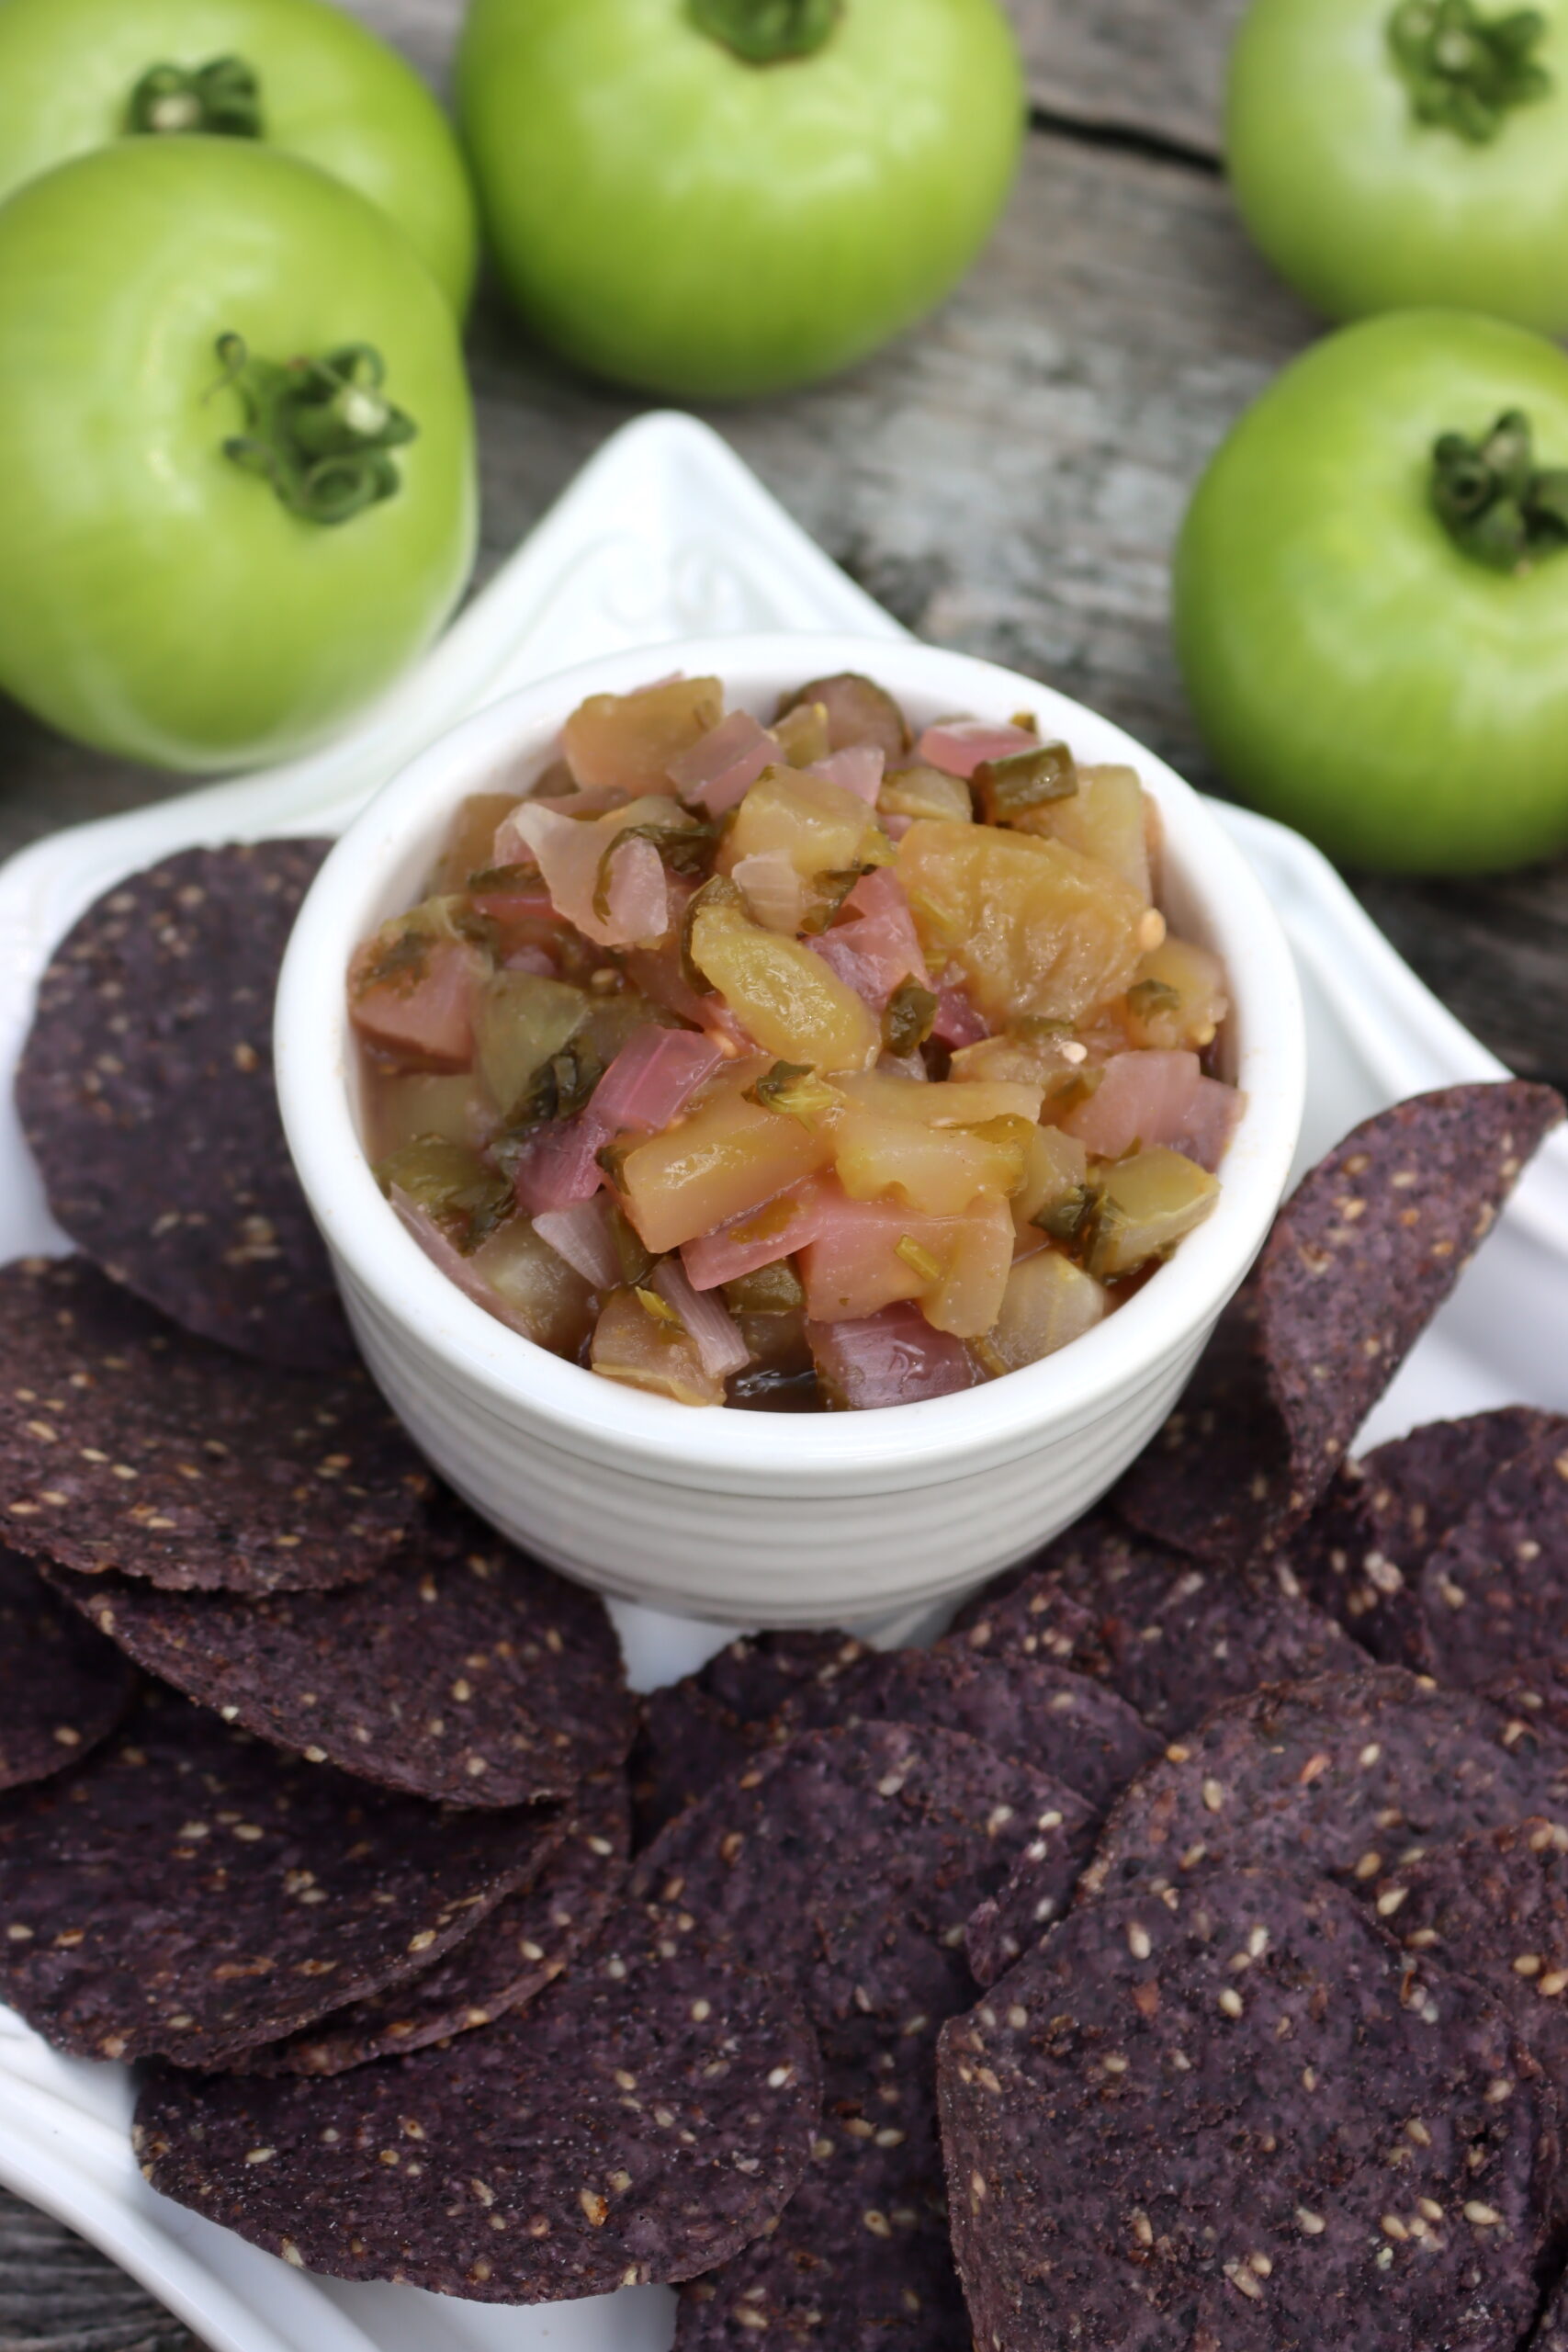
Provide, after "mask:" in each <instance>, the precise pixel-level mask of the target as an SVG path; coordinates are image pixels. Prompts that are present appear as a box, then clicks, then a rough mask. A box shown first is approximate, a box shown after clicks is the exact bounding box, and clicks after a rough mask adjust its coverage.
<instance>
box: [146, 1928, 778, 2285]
mask: <svg viewBox="0 0 1568 2352" xmlns="http://www.w3.org/2000/svg"><path fill="white" fill-rule="evenodd" d="M821 2096H822V2092H821V2074H820V2069H819V2066H818V2058H817V2052H816V2048H815V2045H814V2043H813V2041H812V2036H811V2032H810V2029H809V2027H808V2026H807V2022H806V2020H805V2018H804V2017H803V2016H802V2014H801V2011H800V2008H799V2006H798V2004H797V2003H796V2002H795V2001H794V2000H793V1999H792V1998H791V1997H790V1996H788V1995H787V1994H785V1993H783V1992H781V1991H780V1990H779V1989H778V1988H777V1987H776V1986H774V1985H770V1984H769V1983H768V1982H767V1981H766V1980H765V1979H763V1978H761V1977H757V1976H752V1975H750V1974H748V1973H745V1972H744V1971H742V1970H741V1969H739V1968H738V1967H737V1966H736V1964H735V1962H734V1961H733V1960H732V1959H731V1958H729V1957H728V1956H727V1955H726V1954H724V1953H722V1952H719V1951H713V1950H711V1949H709V1948H707V1947H705V1945H703V1944H702V1943H701V1942H700V1941H698V1939H695V1938H692V1937H671V1935H670V1934H668V1933H667V1932H666V1928H665V1925H664V1923H662V1922H661V1921H660V1919H659V1917H658V1916H657V1914H654V1915H651V1916H650V1915H649V1913H648V1912H646V1911H645V1910H644V1909H642V1908H641V1907H640V1906H638V1905H628V1906H626V1908H624V1909H622V1910H620V1911H618V1912H616V1913H615V1914H614V1915H613V1916H612V1917H611V1918H610V1919H609V1920H608V1921H606V1923H605V1925H604V1928H602V1929H601V1930H600V1933H599V1935H598V1937H597V1938H596V1939H595V1941H594V1943H593V1945H592V1948H591V1949H590V1950H589V1951H586V1952H584V1953H583V1954H582V1955H581V1957H580V1958H579V1960H578V1961H577V1962H575V1963H574V1964H573V1965H572V1966H571V1967H570V1969H569V1970H568V1971H567V1972H566V1973H565V1974H564V1975H562V1976H561V1977H559V1978H558V1980H557V1982H556V1983H555V1984H554V1985H551V1986H550V1987H549V1989H548V1991H547V1992H546V1993H545V1994H543V1995H542V1996H541V1997H540V1998H539V1999H538V2000H537V2001H536V2002H534V2003H533V2004H532V2005H531V2006H530V2007H527V2008H525V2009H522V2010H518V2011H516V2012H514V2013H513V2015H511V2016H509V2017H505V2018H500V2019H499V2020H498V2021H497V2022H496V2023H495V2024H493V2025H490V2026H486V2027H484V2028H483V2029H481V2030H479V2031H478V2032H474V2033H465V2034H460V2035H459V2036H458V2037H457V2040H456V2041H453V2042H452V2043H451V2044H450V2045H449V2046H448V2047H447V2048H446V2049H433V2050H423V2051H420V2052H416V2054H415V2055H413V2056H412V2057H409V2058H394V2059H384V2060H382V2061H381V2062H380V2063H379V2064H377V2065H373V2066H361V2067H357V2068H355V2071H354V2072H353V2073H351V2074H344V2075H334V2076H333V2077H332V2078H331V2079H330V2080H328V2081H324V2082H322V2081H313V2082H305V2081H299V2080H298V2079H295V2080H287V2079H280V2080H267V2079H265V2078H262V2077H259V2076H256V2075H227V2076H223V2077H220V2078H216V2079H213V2078H209V2079H206V2080H192V2079H190V2078H183V2079H182V2078H178V2077H165V2078H164V2079H161V2080H156V2081H154V2082H152V2083H150V2084H149V2085H148V2086H147V2088H146V2089H145V2090H144V2091H143V2093H142V2095H141V2102H140V2104H139V2106H138V2109H137V2113H136V2123H135V2128H134V2132H133V2139H134V2143H135V2146H136V2151H137V2154H138V2155H139V2157H140V2159H141V2168H142V2171H143V2173H144V2174H145V2176H146V2177H147V2178H148V2180H150V2181H151V2182H152V2186H153V2188H156V2189H157V2190H159V2191H160V2192H161V2193H162V2194H163V2195H164V2196H167V2197H172V2198H174V2199H175V2200H176V2201H177V2202H178V2203H180V2204H183V2205H188V2206H190V2207H192V2208H193V2209H194V2210H195V2211H197V2212H199V2213H204V2214H205V2215H206V2216H207V2217H208V2219H209V2220H210V2221H214V2222H220V2223H221V2224H222V2225H223V2226H224V2227H225V2228H228V2229H231V2230H235V2231H237V2232H238V2233H239V2234H240V2235H241V2236H242V2237H243V2238H246V2239H248V2240H249V2241H250V2243H251V2244H252V2245H259V2246H264V2247H265V2248H266V2250H267V2251H268V2252H269V2253H272V2254H277V2255H281V2256H282V2257H283V2259H284V2260H285V2261H286V2262H289V2263H292V2264H294V2265H295V2266H296V2267H302V2268H305V2269H308V2270H315V2271H320V2272H322V2273H324V2274H325V2275H326V2276H327V2277H329V2278H358V2279H390V2280H394V2281H396V2282H397V2283H398V2284H400V2285H403V2286H412V2287H424V2288H428V2289H429V2290H431V2291H432V2292H434V2293H436V2294H445V2295H459V2296H462V2297H464V2298H465V2299H466V2300H468V2301H474V2302H487V2303H546V2302H558V2301H571V2300H575V2299H576V2298H578V2297H580V2296H584V2295H599V2294H607V2293H609V2292H610V2291H611V2290H613V2289H615V2288H616V2287H621V2286H634V2285H645V2284H649V2283H654V2282H659V2281H675V2280H679V2279H682V2278H691V2277H693V2276H694V2275H695V2274H696V2273H697V2272H699V2271H702V2270H705V2269H710V2268H712V2267H714V2265H715V2264H716V2263H719V2262H722V2261H724V2260H725V2259H726V2258H727V2257H728V2256H730V2255H732V2254H734V2253H737V2252H738V2251H739V2248H740V2247H741V2246H743V2245H747V2244H748V2243H749V2242H750V2240H751V2239H753V2238H755V2237H757V2236H758V2235H760V2234H761V2232H762V2231H763V2230H764V2229H766V2228H767V2226H768V2225H769V2223H770V2222H772V2221H773V2219H774V2217H775V2216H776V2215H777V2214H778V2213H779V2211H781V2210H782V2208H783V2207H784V2204H785V2203H786V2202H787V2200H788V2199H789V2197H790V2195H791V2193H792V2191H793V2190H794V2188H795V2185H796V2183H797V2181H798V2180H799V2178H800V2176H801V2173H802V2171H803V2170H804V2169H805V2166H806V2164H807V2160H808V2156H809V2148H810V2141H811V2135H812V2133H813V2131H814V2130H815V2129H816V2125H817V2120H818V2114H819V2111H820V2106H821ZM263 2150H265V2152H266V2153H265V2155H264V2154H260V2153H259V2152H260V2151H263Z"/></svg>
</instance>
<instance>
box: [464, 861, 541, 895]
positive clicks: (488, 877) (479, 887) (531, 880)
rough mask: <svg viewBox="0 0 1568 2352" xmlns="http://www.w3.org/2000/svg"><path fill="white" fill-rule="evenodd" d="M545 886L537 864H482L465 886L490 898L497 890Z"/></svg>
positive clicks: (477, 893)
mask: <svg viewBox="0 0 1568 2352" xmlns="http://www.w3.org/2000/svg"><path fill="white" fill-rule="evenodd" d="M542 887H543V885H542V883H541V879H540V876H539V870H538V868H537V866H535V865H482V866H481V867H480V868H479V872H478V873H477V874H470V875H469V876H468V880H467V882H465V884H464V885H463V888H465V889H466V890H468V891H469V892H471V893H472V894H473V895H474V896H475V897H477V898H481V899H485V898H489V897H490V896H491V893H492V892H493V891H497V890H537V889H539V888H542Z"/></svg>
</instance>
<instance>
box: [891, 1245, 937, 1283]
mask: <svg viewBox="0 0 1568 2352" xmlns="http://www.w3.org/2000/svg"><path fill="white" fill-rule="evenodd" d="M893 1254H894V1256H895V1257H896V1258H902V1260H903V1261H904V1263H905V1264H906V1265H907V1266H908V1269H909V1271H910V1272H911V1273H914V1274H919V1278H920V1280H921V1281H922V1282H923V1283H939V1282H941V1280H942V1273H943V1271H944V1269H943V1267H942V1260H941V1259H940V1258H935V1257H933V1256H932V1255H931V1251H930V1250H928V1249H927V1248H926V1247H925V1245H924V1243H923V1242H919V1241H917V1240H916V1239H915V1237H914V1235H913V1234H912V1233H906V1234H905V1236H904V1238H903V1239H902V1240H901V1241H897V1242H896V1243H895V1244H894V1249H893Z"/></svg>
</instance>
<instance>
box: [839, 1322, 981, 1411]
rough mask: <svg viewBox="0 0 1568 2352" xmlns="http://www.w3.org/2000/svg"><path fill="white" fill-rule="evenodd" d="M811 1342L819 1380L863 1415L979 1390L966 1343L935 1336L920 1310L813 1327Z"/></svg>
mask: <svg viewBox="0 0 1568 2352" xmlns="http://www.w3.org/2000/svg"><path fill="white" fill-rule="evenodd" d="M807 1339H808V1340H810V1343H811V1352H812V1355H813V1357H814V1358H815V1359H816V1363H817V1369H818V1374H819V1375H820V1376H821V1377H822V1378H823V1379H824V1380H825V1381H827V1382H828V1383H829V1384H830V1385H831V1386H832V1388H833V1390H834V1392H835V1393H836V1395H837V1396H838V1397H841V1398H842V1399H843V1401H844V1403H845V1404H846V1405H849V1406H851V1407H852V1408H854V1409H855V1410H856V1411H857V1412H874V1411H875V1410H877V1409H878V1408H880V1407H883V1406H886V1405H919V1404H922V1403H924V1402H926V1401H927V1400H928V1399H929V1398H931V1397H953V1396H956V1395H957V1394H958V1393H959V1391H960V1390H961V1389H964V1388H972V1387H973V1386H974V1385H975V1379H976V1374H975V1366H974V1363H973V1361H972V1360H971V1357H970V1354H969V1351H968V1350H967V1348H965V1346H964V1342H963V1340H954V1339H953V1338H951V1337H950V1336H949V1334H948V1333H947V1332H945V1331H933V1330H932V1329H931V1325H930V1324H929V1323H928V1322H927V1321H926V1318H925V1317H924V1316H923V1315H922V1314H921V1313H920V1311H919V1307H918V1306H887V1307H884V1309H883V1311H882V1313H881V1314H880V1315H871V1316H867V1317H865V1318H864V1319H863V1321H861V1322H858V1323H808V1324H807Z"/></svg>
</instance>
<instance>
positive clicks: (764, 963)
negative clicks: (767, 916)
mask: <svg viewBox="0 0 1568 2352" xmlns="http://www.w3.org/2000/svg"><path fill="white" fill-rule="evenodd" d="M692 960H693V961H694V964H695V965H696V967H697V968H698V970H699V971H701V972H703V973H704V974H705V976H706V978H707V979H708V980H709V982H710V983H711V985H712V986H713V987H714V988H715V989H717V991H718V993H719V995H720V996H721V997H723V999H724V1001H725V1002H726V1003H727V1004H728V1007H729V1009H730V1011H731V1012H733V1013H734V1015H735V1017H736V1019H737V1020H738V1021H739V1023H740V1024H741V1026H742V1027H743V1028H744V1029H745V1030H746V1031H747V1032H748V1034H749V1035H750V1036H752V1037H754V1038H755V1039H756V1041H757V1043H758V1045H759V1046H761V1048H762V1050H763V1052H764V1053H767V1054H775V1055H777V1056H778V1057H779V1058H780V1059H781V1060H783V1061H787V1062H805V1063H808V1064H809V1065H810V1066H811V1067H812V1068H813V1069H820V1070H828V1071H833V1070H856V1069H870V1067H871V1065H872V1063H873V1062H874V1061H875V1059H876V1057H877V1056H878V1054H879V1053H880V1052H881V1051H882V1031H881V1028H880V1026H879V1024H878V1023H877V1020H876V1018H875V1015H874V1013H873V1012H872V1011H871V1008H870V1007H869V1005H867V1004H865V1003H864V1002H863V1001H862V999H861V998H859V997H858V996H856V995H855V993H854V991H853V989H848V988H846V987H845V986H844V983H843V981H842V980H840V978H839V977H838V975H837V973H835V972H833V971H831V970H830V969H829V967H828V966H827V965H826V964H825V963H824V962H823V960H822V958H821V956H814V955H813V954H812V952H811V950H810V948H809V947H806V946H803V945H802V944H801V943H800V941H799V940H798V939H786V938H784V937H783V936H782V935H781V934H780V933H777V932H772V931H764V930H763V929H762V927H761V924H760V923H754V922H751V921H750V918H749V917H748V916H747V915H745V914H743V913H742V912H741V911H740V910H739V908H735V907H726V906H717V905H716V906H705V907H703V908H702V909H700V910H699V911H698V914H697V918H696V921H695V922H694V924H693V925H692Z"/></svg>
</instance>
